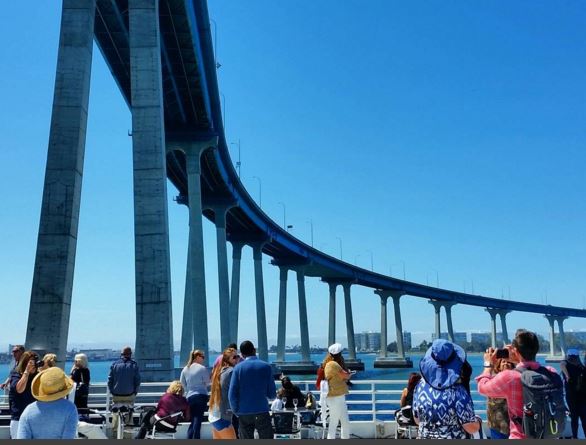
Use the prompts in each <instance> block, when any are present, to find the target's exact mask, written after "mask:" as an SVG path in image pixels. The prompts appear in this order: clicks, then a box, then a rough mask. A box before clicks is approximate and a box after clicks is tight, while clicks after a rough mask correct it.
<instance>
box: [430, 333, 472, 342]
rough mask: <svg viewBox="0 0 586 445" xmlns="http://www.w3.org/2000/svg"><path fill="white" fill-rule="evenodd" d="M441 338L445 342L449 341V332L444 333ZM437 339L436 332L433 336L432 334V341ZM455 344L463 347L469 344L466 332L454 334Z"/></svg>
mask: <svg viewBox="0 0 586 445" xmlns="http://www.w3.org/2000/svg"><path fill="white" fill-rule="evenodd" d="M440 338H441V339H443V340H449V338H448V333H447V332H442V333H441V334H440ZM435 339H436V335H435V332H434V333H433V334H431V340H432V341H433V340H435ZM454 342H455V343H457V344H459V345H463V344H464V343H467V342H468V335H467V333H466V332H454Z"/></svg>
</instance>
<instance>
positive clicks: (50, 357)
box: [43, 354, 57, 369]
mask: <svg viewBox="0 0 586 445" xmlns="http://www.w3.org/2000/svg"><path fill="white" fill-rule="evenodd" d="M56 362H57V355H56V354H45V355H44V357H43V366H44V368H45V369H47V368H52V367H53V366H55V364H56Z"/></svg>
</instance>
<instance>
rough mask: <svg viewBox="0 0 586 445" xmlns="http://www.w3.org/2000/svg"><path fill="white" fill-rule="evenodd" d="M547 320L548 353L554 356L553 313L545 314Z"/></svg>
mask: <svg viewBox="0 0 586 445" xmlns="http://www.w3.org/2000/svg"><path fill="white" fill-rule="evenodd" d="M545 318H546V319H547V321H548V322H549V355H550V356H551V357H553V356H555V343H554V342H555V317H554V316H553V315H545Z"/></svg>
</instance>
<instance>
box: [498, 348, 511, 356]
mask: <svg viewBox="0 0 586 445" xmlns="http://www.w3.org/2000/svg"><path fill="white" fill-rule="evenodd" d="M496 358H509V350H508V349H504V348H503V349H497V350H496Z"/></svg>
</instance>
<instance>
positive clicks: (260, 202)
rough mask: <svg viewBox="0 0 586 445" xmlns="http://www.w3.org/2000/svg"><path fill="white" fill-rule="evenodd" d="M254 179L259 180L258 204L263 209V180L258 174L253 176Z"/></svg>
mask: <svg viewBox="0 0 586 445" xmlns="http://www.w3.org/2000/svg"><path fill="white" fill-rule="evenodd" d="M252 179H256V180H257V181H258V206H259V207H260V208H261V209H262V182H261V180H260V178H259V177H258V176H253V177H252Z"/></svg>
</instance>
